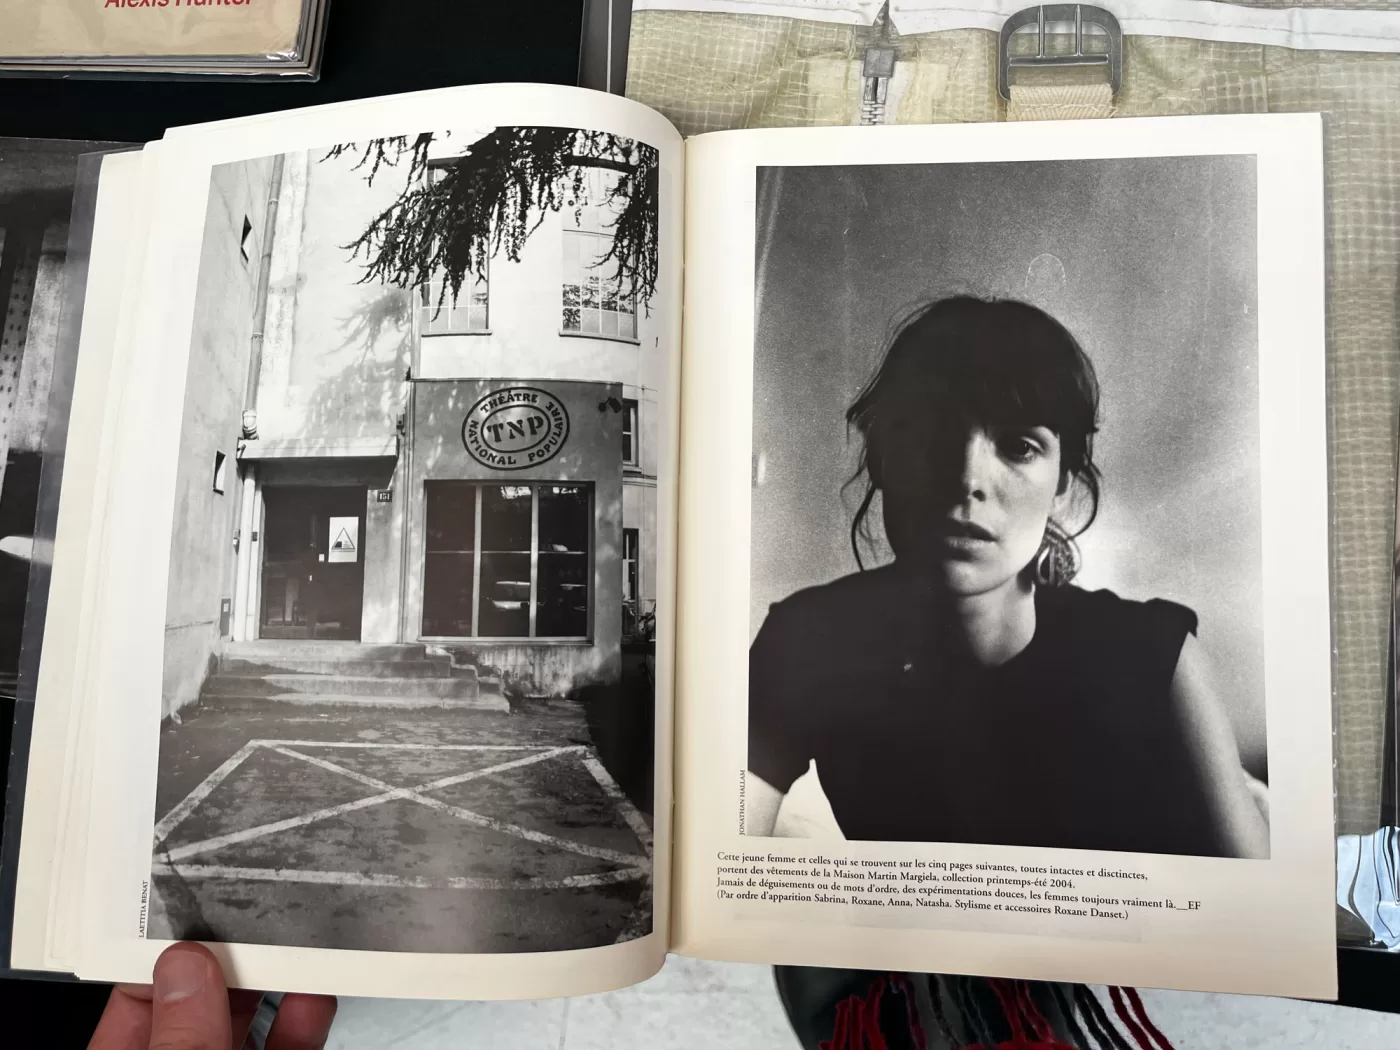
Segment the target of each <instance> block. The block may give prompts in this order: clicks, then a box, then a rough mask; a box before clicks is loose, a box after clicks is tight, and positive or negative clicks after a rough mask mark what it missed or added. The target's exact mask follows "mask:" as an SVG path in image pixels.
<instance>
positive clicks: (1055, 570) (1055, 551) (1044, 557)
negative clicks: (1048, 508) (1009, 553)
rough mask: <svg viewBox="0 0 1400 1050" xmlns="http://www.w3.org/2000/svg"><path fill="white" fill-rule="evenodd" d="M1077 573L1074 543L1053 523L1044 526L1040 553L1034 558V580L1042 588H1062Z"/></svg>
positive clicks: (1077, 562)
mask: <svg viewBox="0 0 1400 1050" xmlns="http://www.w3.org/2000/svg"><path fill="white" fill-rule="evenodd" d="M1078 571H1079V558H1078V557H1077V555H1076V552H1075V549H1074V541H1073V540H1071V539H1070V538H1069V536H1068V535H1066V533H1065V532H1064V530H1062V529H1061V528H1060V527H1059V526H1058V525H1056V524H1055V523H1054V522H1053V521H1052V522H1050V523H1048V524H1047V525H1046V526H1045V538H1044V539H1043V540H1041V541H1040V553H1038V554H1037V555H1036V556H1035V580H1036V583H1039V584H1040V585H1041V586H1044V587H1063V586H1065V585H1066V584H1067V583H1069V581H1070V580H1072V579H1074V576H1075V573H1077V572H1078Z"/></svg>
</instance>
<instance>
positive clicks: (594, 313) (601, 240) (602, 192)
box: [560, 169, 637, 340]
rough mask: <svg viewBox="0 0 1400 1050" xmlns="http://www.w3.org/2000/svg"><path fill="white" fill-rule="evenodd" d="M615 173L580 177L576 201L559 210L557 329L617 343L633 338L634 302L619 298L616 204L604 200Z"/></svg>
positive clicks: (593, 172)
mask: <svg viewBox="0 0 1400 1050" xmlns="http://www.w3.org/2000/svg"><path fill="white" fill-rule="evenodd" d="M617 178H618V174H617V172H612V171H601V170H598V169H590V170H589V171H587V172H585V173H584V179H583V192H582V193H581V194H580V198H581V199H580V200H579V201H577V202H575V203H574V205H573V206H572V207H565V208H564V211H563V215H564V222H565V229H564V284H563V315H562V320H561V323H560V327H561V329H562V330H563V331H564V332H566V333H577V334H579V335H597V336H604V337H611V338H616V339H631V340H635V339H636V338H637V303H636V300H635V299H634V298H633V297H632V296H631V295H623V294H622V289H621V285H620V284H619V282H618V280H617V260H616V259H611V258H608V252H609V251H610V250H611V248H612V242H613V230H612V227H613V223H614V222H616V221H617V210H618V209H617V205H615V204H614V203H612V201H611V200H610V199H609V198H610V195H611V193H612V189H613V187H614V186H615V185H616V184H617Z"/></svg>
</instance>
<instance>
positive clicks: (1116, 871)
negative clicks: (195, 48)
mask: <svg viewBox="0 0 1400 1050" xmlns="http://www.w3.org/2000/svg"><path fill="white" fill-rule="evenodd" d="M1319 131H1320V125H1319V121H1318V119H1317V118H1316V117H1315V116H1309V115H1298V116H1269V117H1255V116H1240V117H1205V118H1163V119H1153V120H1122V121H1086V122H1073V123H1062V124H1024V125H959V126H941V127H881V128H819V129H801V130H778V131H742V132H730V133H723V134H715V135H709V136H700V137H698V138H695V139H692V140H690V141H688V142H683V141H682V139H681V137H680V136H679V135H678V134H676V132H675V131H674V130H673V129H672V128H671V127H670V125H669V124H667V123H666V121H664V120H663V119H662V118H660V117H659V116H658V115H656V114H655V113H653V112H651V111H650V110H647V109H646V108H645V107H642V106H640V105H638V104H636V103H632V102H628V101H625V100H621V99H618V98H614V97H610V96H606V95H601V94H595V93H591V92H586V91H579V90H574V89H562V88H550V87H535V86H528V85H507V86H492V87H474V88H461V89H452V90H445V91H438V92H431V93H425V94H418V95H409V96H402V97H396V98H385V99H376V100H369V101H364V102H355V103H350V104H345V105H338V106H333V107H328V108H324V109H317V110H307V111H303V112H293V113H286V114H279V115H269V116H262V117H256V118H250V119H247V120H239V121H233V122H228V123H221V124H214V125H208V126H201V127H192V128H183V129H178V130H175V131H172V132H171V133H170V134H168V135H167V137H166V138H165V139H164V140H162V141H161V142H158V143H153V144H151V145H149V146H148V147H146V149H145V150H144V151H141V152H136V153H130V154H123V155H115V156H111V157H108V158H107V159H106V160H105V162H104V165H103V169H102V175H101V181H100V185H99V188H98V202H97V211H96V224H95V230H94V235H93V245H92V250H91V259H90V264H89V270H88V273H89V277H88V285H87V293H86V295H87V303H86V312H85V316H84V324H83V331H82V337H81V347H80V357H79V364H78V372H77V381H76V388H75V393H74V405H73V410H72V424H71V427H70V439H69V447H68V452H67V462H66V467H65V476H64V482H63V493H62V502H61V507H60V512H59V522H58V532H57V539H56V545H55V550H54V568H53V576H52V585H51V591H50V594H49V599H48V606H47V629H46V633H45V637H44V640H43V646H44V648H43V657H42V664H41V670H40V675H39V682H38V699H37V705H36V711H35V724H34V733H33V740H32V745H31V752H30V765H29V777H28V784H27V794H26V799H25V807H24V820H23V838H22V853H21V863H20V871H19V878H18V884H17V901H18V905H17V909H16V921H15V930H14V940H13V946H12V949H13V951H12V962H13V965H15V966H16V967H18V968H30V969H35V970H52V971H63V972H72V973H76V974H78V975H79V976H82V977H85V978H93V979H100V980H126V981H141V980H145V979H147V978H148V977H149V974H150V970H151V965H152V962H153V960H154V958H155V957H156V955H157V953H158V952H159V951H160V949H161V948H162V947H163V946H164V945H165V944H166V943H168V942H169V941H171V940H172V939H183V938H189V939H199V940H204V941H206V942H210V943H211V944H212V945H214V947H215V948H216V950H217V951H219V952H221V953H222V954H221V958H223V959H224V960H225V962H226V966H227V969H228V973H229V977H230V980H231V981H232V982H236V983H237V984H240V985H244V986H249V987H262V988H272V989H288V990H291V989H295V990H315V991H325V992H333V993H342V994H353V995H391V996H431V997H462V998H493V997H527V996H545V995H560V994H577V993H583V992H591V991H597V990H602V989H606V988H612V987H618V986H621V985H624V984H627V983H631V982H637V981H641V980H643V979H645V978H646V977H648V976H649V975H651V974H653V973H655V972H656V971H657V969H658V968H659V967H660V966H661V964H662V961H663V959H664V956H665V954H666V953H667V952H668V951H675V952H680V953H686V954H693V955H697V956H704V957H708V958H715V959H732V960H745V961H761V962H775V963H786V964H808V965H823V966H847V967H867V968H882V969H911V970H930V971H949V972H968V973H984V974H989V975H1000V976H1009V977H1022V978H1041V979H1053V980H1079V981H1090V982H1108V983H1115V984H1134V985H1160V986H1169V987H1190V988H1204V989H1215V990H1227V991H1245V992H1259V993H1274V994H1289V995H1306V996H1315V997H1326V996H1329V995H1332V994H1333V993H1334V991H1335V961H1334V960H1335V955H1334V947H1333V946H1334V918H1333V915H1334V905H1333V884H1334V883H1333V875H1334V871H1333V859H1332V858H1333V853H1332V788H1331V758H1330V756H1331V744H1330V741H1331V736H1330V734H1331V715H1330V679H1329V619H1328V608H1329V599H1328V567H1327V491H1326V471H1325V461H1324V451H1325V440H1326V437H1325V427H1324V414H1323V405H1324V403H1323V394H1324V370H1323V351H1322V347H1323V323H1324V322H1323V266H1322V250H1323V228H1322V211H1321V185H1322V161H1321V150H1320V135H1319Z"/></svg>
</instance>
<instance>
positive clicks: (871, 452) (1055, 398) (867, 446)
mask: <svg viewBox="0 0 1400 1050" xmlns="http://www.w3.org/2000/svg"><path fill="white" fill-rule="evenodd" d="M910 419H924V420H928V419H934V420H938V419H959V420H972V421H976V422H979V423H982V424H985V425H990V426H998V427H1031V426H1043V427H1048V428H1049V429H1050V430H1052V431H1054V432H1055V434H1056V435H1057V436H1058V437H1059V439H1060V479H1061V485H1062V487H1064V486H1068V485H1070V484H1073V483H1078V484H1079V485H1080V486H1081V487H1082V489H1083V491H1084V492H1085V493H1086V494H1087V496H1088V501H1089V513H1088V516H1087V518H1086V519H1085V520H1084V522H1083V523H1082V524H1080V525H1079V527H1078V528H1076V529H1075V530H1074V531H1073V532H1070V531H1068V530H1067V529H1066V528H1064V526H1062V525H1059V524H1057V523H1054V522H1052V523H1051V525H1050V528H1049V529H1048V530H1047V535H1048V536H1049V537H1050V539H1051V540H1053V541H1054V542H1058V543H1063V544H1066V545H1067V550H1066V551H1064V552H1061V555H1062V557H1068V558H1069V564H1070V569H1069V572H1070V575H1072V574H1073V571H1074V569H1075V568H1077V556H1076V555H1074V553H1073V545H1072V541H1073V539H1074V537H1076V536H1079V535H1082V534H1083V532H1084V530H1085V529H1087V528H1088V527H1089V526H1090V525H1092V524H1093V522H1094V518H1095V517H1096V516H1097V515H1098V511H1099V487H1100V476H1099V469H1098V467H1096V466H1095V465H1094V456H1093V446H1094V434H1095V433H1096V432H1097V431H1098V419H1099V382H1098V378H1097V376H1095V374H1094V365H1093V362H1091V361H1090V360H1089V357H1088V355H1087V354H1085V353H1084V350H1083V348H1082V347H1080V345H1079V343H1078V341H1077V340H1076V339H1075V338H1074V336H1072V335H1070V333H1069V331H1068V330H1067V329H1066V328H1065V326H1064V325H1062V324H1060V322H1059V321H1057V320H1055V319H1054V318H1053V317H1051V316H1050V315H1049V314H1047V313H1046V312H1045V311H1044V310H1041V309H1040V308H1039V307H1036V306H1032V305H1031V304H1029V303H1023V302H1018V301H1017V300H1014V299H980V298H977V297H975V296H968V295H959V296H952V297H949V298H947V299H938V300H936V301H934V302H932V303H928V304H926V305H924V306H921V307H919V308H918V309H916V310H915V311H913V313H911V314H910V315H909V316H908V317H906V318H905V319H904V320H903V321H902V322H900V323H899V324H898V325H897V326H896V328H895V334H894V337H893V338H892V339H891V340H890V342H889V346H888V347H887V348H886V350H885V353H884V359H883V360H882V361H881V362H880V367H879V369H877V370H876V372H875V374H874V375H873V376H872V377H871V379H870V381H869V382H868V383H866V384H865V388H864V389H863V390H862V391H861V392H860V395H859V396H858V397H857V398H856V399H855V401H853V402H852V403H851V407H850V408H849V409H847V410H846V425H847V427H848V428H851V427H854V428H855V430H856V431H857V432H858V433H859V434H860V436H861V439H862V442H863V444H862V447H861V453H860V462H859V465H858V466H857V467H856V472H855V474H854V475H853V476H852V478H851V482H850V483H853V482H856V481H858V480H859V479H860V478H861V476H862V475H864V477H865V492H864V494H863V495H862V498H861V501H860V506H859V507H858V508H857V510H856V513H855V517H854V518H853V519H852V521H851V549H852V550H853V551H854V552H855V556H856V564H857V565H859V566H860V567H861V568H864V563H863V562H862V560H861V556H860V540H861V538H862V537H864V538H866V539H869V534H868V532H867V530H866V515H867V514H868V513H869V511H870V505H871V502H872V501H873V500H874V498H875V493H876V492H879V491H880V490H881V489H882V488H883V486H884V467H885V464H886V463H888V462H890V461H891V457H895V456H898V455H899V454H900V447H901V443H900V442H898V441H894V440H890V439H889V435H890V432H891V430H892V429H894V425H896V424H898V423H899V422H900V421H902V420H910ZM905 454H910V453H908V452H906V453H905Z"/></svg>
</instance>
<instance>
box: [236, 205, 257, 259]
mask: <svg viewBox="0 0 1400 1050" xmlns="http://www.w3.org/2000/svg"><path fill="white" fill-rule="evenodd" d="M251 236H253V220H252V219H250V218H248V216H246V215H245V216H243V232H242V234H240V235H239V237H238V254H239V255H241V256H243V261H244V262H247V261H248V238H249V237H251Z"/></svg>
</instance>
